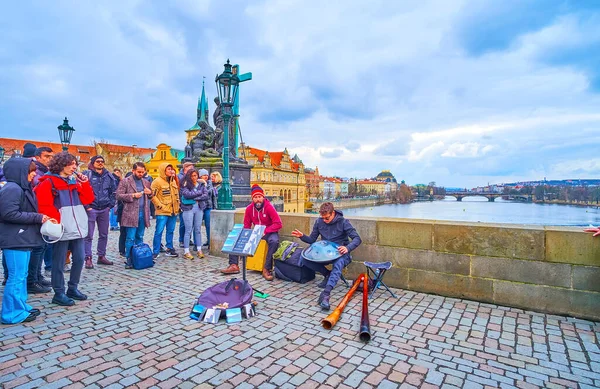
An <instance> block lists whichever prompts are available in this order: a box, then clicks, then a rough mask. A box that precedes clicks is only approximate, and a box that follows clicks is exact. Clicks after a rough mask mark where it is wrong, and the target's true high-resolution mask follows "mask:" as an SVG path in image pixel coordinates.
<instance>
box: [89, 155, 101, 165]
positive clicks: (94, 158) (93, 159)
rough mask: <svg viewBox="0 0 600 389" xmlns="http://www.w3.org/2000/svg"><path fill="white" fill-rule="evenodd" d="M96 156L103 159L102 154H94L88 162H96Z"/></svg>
mask: <svg viewBox="0 0 600 389" xmlns="http://www.w3.org/2000/svg"><path fill="white" fill-rule="evenodd" d="M98 158H100V159H101V160H103V161H104V157H103V156H101V155H94V156H93V157H92V159H90V163H91V164H92V165H93V164H94V162H96V160H97V159H98Z"/></svg>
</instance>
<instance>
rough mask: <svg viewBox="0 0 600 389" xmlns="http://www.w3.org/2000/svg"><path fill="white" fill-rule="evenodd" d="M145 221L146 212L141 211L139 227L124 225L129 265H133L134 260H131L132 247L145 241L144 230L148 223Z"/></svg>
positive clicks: (126, 254)
mask: <svg viewBox="0 0 600 389" xmlns="http://www.w3.org/2000/svg"><path fill="white" fill-rule="evenodd" d="M144 223H145V219H144V214H143V213H142V212H140V214H139V218H138V226H137V227H124V228H125V233H126V237H125V256H126V257H127V265H128V266H133V262H132V261H131V248H132V247H133V246H134V245H136V244H140V243H142V242H143V241H144V231H146V225H145V224H144Z"/></svg>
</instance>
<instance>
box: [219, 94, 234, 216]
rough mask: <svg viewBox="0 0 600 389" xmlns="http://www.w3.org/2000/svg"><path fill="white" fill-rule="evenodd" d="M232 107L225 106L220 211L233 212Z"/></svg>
mask: <svg viewBox="0 0 600 389" xmlns="http://www.w3.org/2000/svg"><path fill="white" fill-rule="evenodd" d="M230 110H231V106H229V104H228V105H225V104H223V127H224V128H223V136H224V139H223V184H222V185H221V188H220V189H219V200H218V205H219V209H226V210H232V209H235V207H234V206H233V193H232V192H231V184H230V182H229V131H230V129H229V120H230V119H231V113H230Z"/></svg>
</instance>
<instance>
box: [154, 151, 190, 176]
mask: <svg viewBox="0 0 600 389" xmlns="http://www.w3.org/2000/svg"><path fill="white" fill-rule="evenodd" d="M183 157H184V152H183V151H182V150H176V149H173V148H171V146H169V145H168V144H166V143H161V144H159V145H158V146H156V151H155V152H154V153H153V154H152V155H151V157H150V159H149V160H147V162H146V170H147V171H148V175H150V176H151V177H152V178H157V177H158V166H159V165H160V164H161V163H164V162H167V163H170V164H171V165H173V167H175V169H177V166H178V165H179V164H180V163H181V162H180V161H181V159H182V158H183Z"/></svg>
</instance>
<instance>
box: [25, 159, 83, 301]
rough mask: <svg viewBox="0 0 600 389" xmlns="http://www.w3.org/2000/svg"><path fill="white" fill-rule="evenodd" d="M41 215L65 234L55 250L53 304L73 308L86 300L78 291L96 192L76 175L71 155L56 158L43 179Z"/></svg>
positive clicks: (55, 245) (53, 252)
mask: <svg viewBox="0 0 600 389" xmlns="http://www.w3.org/2000/svg"><path fill="white" fill-rule="evenodd" d="M35 193H36V195H37V198H38V206H39V212H40V213H43V214H45V215H48V216H50V217H52V218H54V219H56V220H57V221H58V222H59V223H61V224H62V225H63V227H64V234H63V236H62V237H61V238H60V240H59V241H58V242H56V243H55V244H54V246H53V249H52V288H53V289H54V297H53V298H52V302H53V303H54V304H58V305H63V306H70V305H73V304H75V301H73V300H87V296H86V295H85V294H83V293H81V292H80V291H79V289H78V285H79V279H80V277H81V270H82V269H83V260H84V256H85V254H84V239H85V238H86V237H87V235H88V217H87V212H86V210H85V205H88V204H91V203H92V201H94V192H93V190H92V186H91V185H90V183H89V182H88V178H87V177H86V176H85V175H83V174H81V173H78V172H77V159H76V158H75V156H74V155H71V154H69V153H68V152H62V153H59V154H56V155H55V156H54V158H53V159H52V161H51V162H50V165H49V166H48V173H46V175H44V176H42V177H41V178H40V183H39V185H38V186H36V188H35ZM67 251H71V254H72V266H71V275H70V278H69V283H68V288H67V290H66V293H65V278H64V277H65V276H64V268H65V258H66V257H67Z"/></svg>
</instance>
